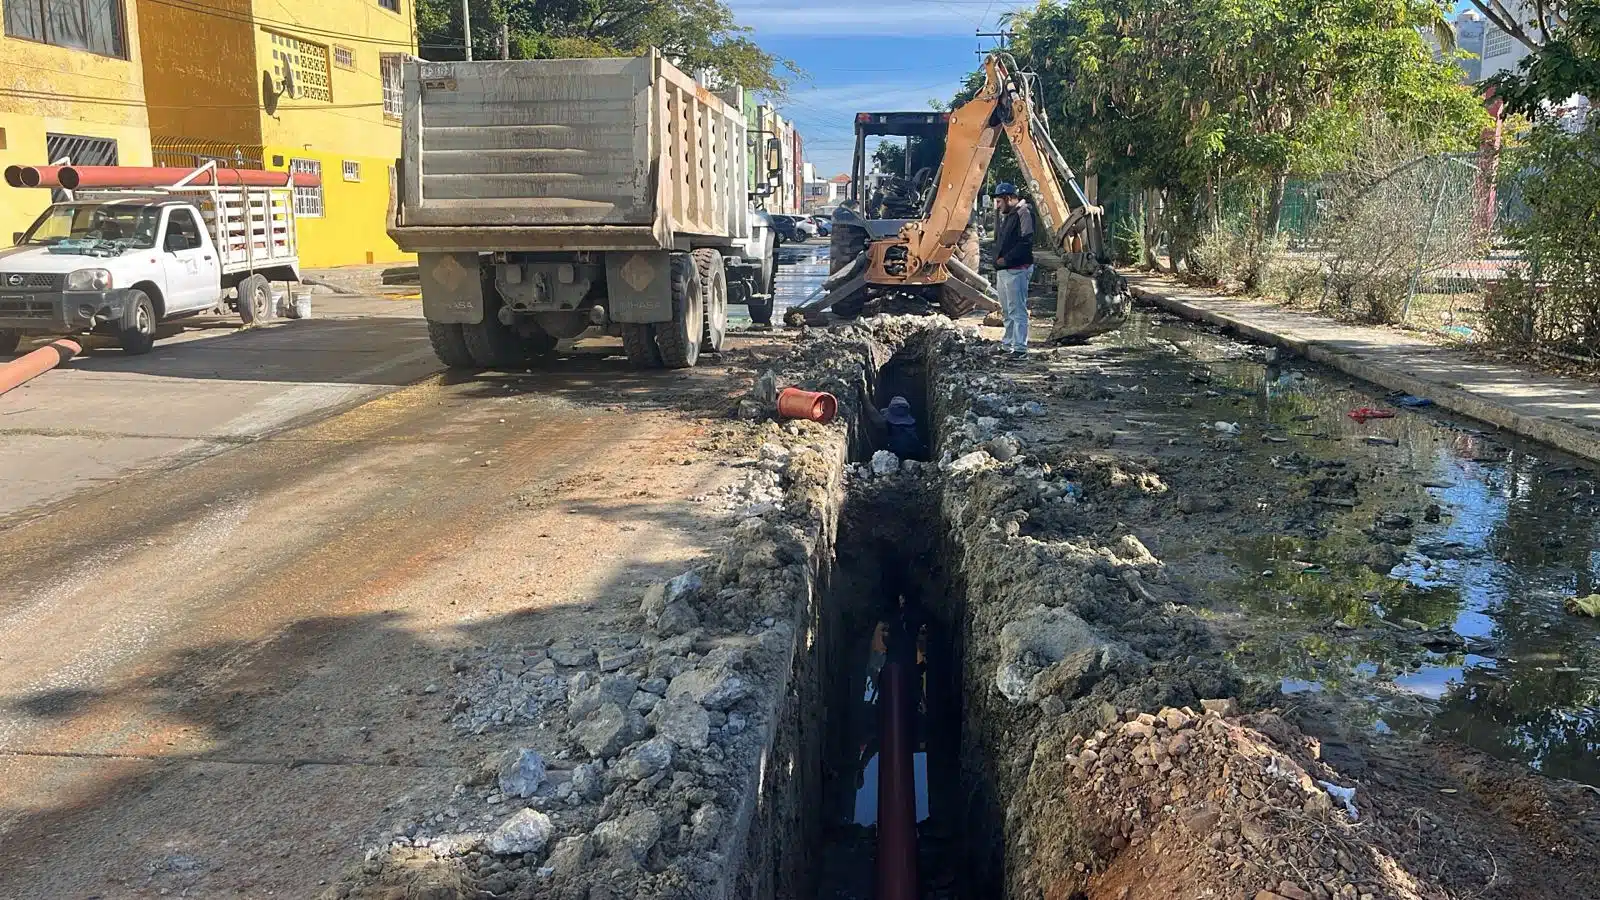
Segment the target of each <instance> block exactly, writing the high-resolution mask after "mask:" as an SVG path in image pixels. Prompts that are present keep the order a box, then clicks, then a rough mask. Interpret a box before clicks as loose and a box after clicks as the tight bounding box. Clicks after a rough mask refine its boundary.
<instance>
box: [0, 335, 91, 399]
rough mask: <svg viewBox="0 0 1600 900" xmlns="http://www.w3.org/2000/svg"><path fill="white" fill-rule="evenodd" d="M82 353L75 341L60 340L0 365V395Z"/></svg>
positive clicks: (81, 348)
mask: <svg viewBox="0 0 1600 900" xmlns="http://www.w3.org/2000/svg"><path fill="white" fill-rule="evenodd" d="M82 352H83V347H82V346H80V345H79V344H78V342H77V341H72V340H67V339H66V338H62V339H61V340H59V341H55V342H53V343H51V344H50V345H48V346H45V347H40V348H39V349H37V350H35V351H33V352H32V353H29V354H26V355H24V356H19V357H17V358H16V359H13V360H12V361H11V362H8V363H6V364H4V365H0V394H4V393H6V392H7V391H10V390H11V389H13V388H16V387H19V386H21V385H24V384H26V383H28V382H29V381H32V380H33V379H35V378H38V377H39V376H40V375H43V374H44V373H46V372H48V371H50V370H51V369H54V368H55V367H56V366H59V365H61V364H62V363H64V362H66V361H67V360H69V359H71V358H73V357H74V356H77V355H78V354H79V353H82Z"/></svg>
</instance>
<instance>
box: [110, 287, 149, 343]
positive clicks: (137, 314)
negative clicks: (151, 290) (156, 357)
mask: <svg viewBox="0 0 1600 900" xmlns="http://www.w3.org/2000/svg"><path fill="white" fill-rule="evenodd" d="M117 343H118V344H120V345H121V346H122V352H123V353H126V354H128V355H129V356H142V355H144V354H146V353H149V352H150V351H151V350H152V349H153V348H154V347H155V345H156V305H155V304H154V303H151V302H150V295H149V294H146V293H145V292H144V291H129V292H128V305H127V307H126V308H124V309H123V311H122V326H121V327H120V328H118V329H117Z"/></svg>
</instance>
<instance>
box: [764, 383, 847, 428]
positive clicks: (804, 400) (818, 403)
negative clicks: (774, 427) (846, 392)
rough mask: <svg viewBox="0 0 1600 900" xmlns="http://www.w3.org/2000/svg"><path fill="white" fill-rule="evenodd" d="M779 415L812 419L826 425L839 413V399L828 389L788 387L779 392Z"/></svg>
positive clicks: (786, 417) (788, 417) (789, 417)
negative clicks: (816, 389)
mask: <svg viewBox="0 0 1600 900" xmlns="http://www.w3.org/2000/svg"><path fill="white" fill-rule="evenodd" d="M778 415H780V416H782V417H783V418H785V419H810V420H811V421H813V422H821V423H822V424H824V425H826V424H828V423H829V422H832V421H833V419H834V417H835V416H837V415H839V401H838V400H837V399H836V398H835V397H834V396H833V395H832V394H829V393H827V392H826V391H802V390H800V389H799V388H794V387H788V388H784V389H783V390H781V391H779V392H778Z"/></svg>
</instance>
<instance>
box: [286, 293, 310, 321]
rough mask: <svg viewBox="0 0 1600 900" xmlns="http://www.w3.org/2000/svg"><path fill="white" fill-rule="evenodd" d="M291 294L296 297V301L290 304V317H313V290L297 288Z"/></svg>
mask: <svg viewBox="0 0 1600 900" xmlns="http://www.w3.org/2000/svg"><path fill="white" fill-rule="evenodd" d="M291 296H292V297H293V298H294V302H293V303H291V304H290V305H289V318H291V319H309V318H311V292H310V291H303V290H296V291H294V292H293V293H292V294H291Z"/></svg>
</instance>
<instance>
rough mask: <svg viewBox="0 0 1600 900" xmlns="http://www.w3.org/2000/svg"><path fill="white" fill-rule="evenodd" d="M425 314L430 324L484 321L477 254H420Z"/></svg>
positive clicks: (423, 309)
mask: <svg viewBox="0 0 1600 900" xmlns="http://www.w3.org/2000/svg"><path fill="white" fill-rule="evenodd" d="M417 275H418V276H419V278H420V280H421V282H422V315H423V316H424V317H426V318H427V320H428V321H430V322H442V323H445V324H461V325H476V324H478V323H479V322H482V321H483V274H482V270H481V268H480V267H479V263H478V254H477V253H418V254H417Z"/></svg>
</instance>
